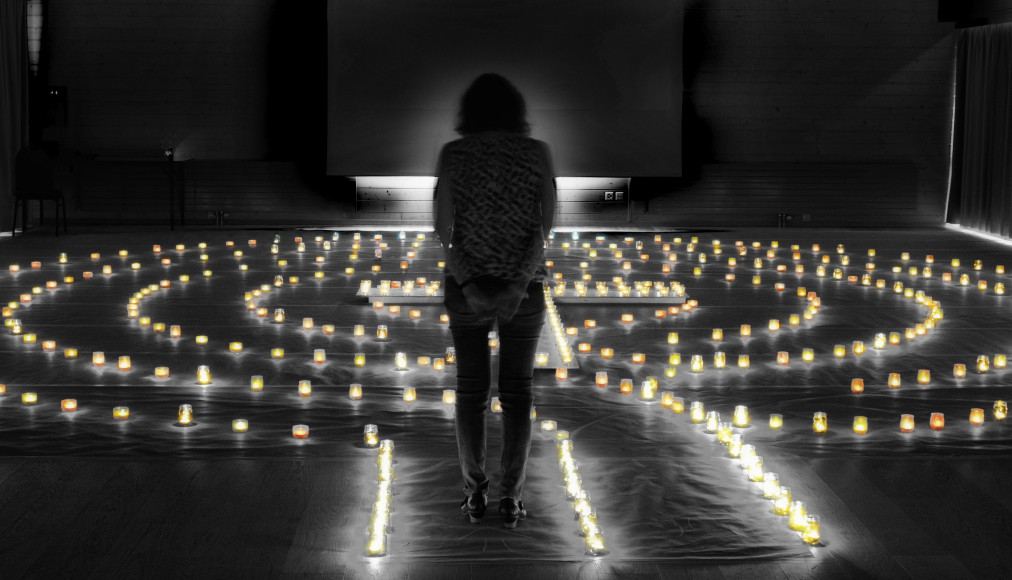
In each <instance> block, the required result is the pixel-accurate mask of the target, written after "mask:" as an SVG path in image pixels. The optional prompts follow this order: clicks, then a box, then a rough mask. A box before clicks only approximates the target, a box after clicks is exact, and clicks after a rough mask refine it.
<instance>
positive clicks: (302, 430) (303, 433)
mask: <svg viewBox="0 0 1012 580" xmlns="http://www.w3.org/2000/svg"><path fill="white" fill-rule="evenodd" d="M292 437H293V438H295V439H308V438H309V425H301V424H300V425H292Z"/></svg>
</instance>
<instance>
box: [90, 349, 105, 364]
mask: <svg viewBox="0 0 1012 580" xmlns="http://www.w3.org/2000/svg"><path fill="white" fill-rule="evenodd" d="M91 364H93V365H95V366H97V367H100V366H103V365H105V353H104V352H102V351H95V352H93V353H91Z"/></svg>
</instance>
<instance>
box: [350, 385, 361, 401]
mask: <svg viewBox="0 0 1012 580" xmlns="http://www.w3.org/2000/svg"><path fill="white" fill-rule="evenodd" d="M348 398H349V399H352V400H353V401H357V400H359V399H361V398H362V385H360V384H358V383H352V384H351V385H350V386H349V387H348Z"/></svg>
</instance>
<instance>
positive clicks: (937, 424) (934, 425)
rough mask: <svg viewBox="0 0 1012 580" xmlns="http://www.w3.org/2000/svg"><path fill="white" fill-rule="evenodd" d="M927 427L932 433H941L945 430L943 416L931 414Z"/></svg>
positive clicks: (942, 414)
mask: <svg viewBox="0 0 1012 580" xmlns="http://www.w3.org/2000/svg"><path fill="white" fill-rule="evenodd" d="M928 425H929V426H930V427H931V429H932V430H934V431H941V430H942V429H944V428H945V414H944V413H932V414H931V418H930V419H929V420H928Z"/></svg>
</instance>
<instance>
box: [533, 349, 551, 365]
mask: <svg viewBox="0 0 1012 580" xmlns="http://www.w3.org/2000/svg"><path fill="white" fill-rule="evenodd" d="M534 362H535V363H536V364H537V365H538V366H539V367H543V366H545V365H547V364H548V353H547V352H538V353H535V354H534Z"/></svg>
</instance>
